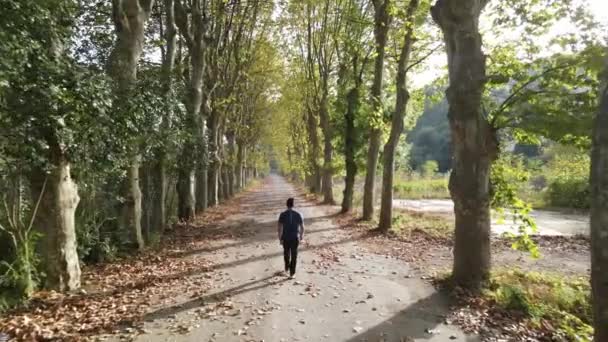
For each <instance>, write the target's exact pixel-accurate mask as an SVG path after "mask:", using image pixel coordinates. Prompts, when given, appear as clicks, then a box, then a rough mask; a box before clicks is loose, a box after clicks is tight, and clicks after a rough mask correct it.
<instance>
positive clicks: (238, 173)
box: [236, 142, 244, 191]
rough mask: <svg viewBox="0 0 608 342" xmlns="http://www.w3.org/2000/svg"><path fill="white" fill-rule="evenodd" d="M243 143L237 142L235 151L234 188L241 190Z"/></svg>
mask: <svg viewBox="0 0 608 342" xmlns="http://www.w3.org/2000/svg"><path fill="white" fill-rule="evenodd" d="M243 149H244V147H243V143H242V142H239V143H237V152H236V190H237V191H241V190H242V189H243V158H244V151H243Z"/></svg>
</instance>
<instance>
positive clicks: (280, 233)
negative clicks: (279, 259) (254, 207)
mask: <svg viewBox="0 0 608 342" xmlns="http://www.w3.org/2000/svg"><path fill="white" fill-rule="evenodd" d="M277 235H278V238H279V241H281V237H282V236H283V224H282V223H281V221H279V222H277Z"/></svg>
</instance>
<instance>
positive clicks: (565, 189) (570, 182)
mask: <svg viewBox="0 0 608 342" xmlns="http://www.w3.org/2000/svg"><path fill="white" fill-rule="evenodd" d="M589 167H590V159H589V156H588V155H587V154H585V153H579V154H564V155H557V156H556V157H555V158H554V159H553V160H552V161H551V162H550V163H549V164H548V165H547V173H548V177H549V186H548V189H547V202H548V204H549V205H550V206H554V207H566V208H578V209H587V208H589V206H590V189H589Z"/></svg>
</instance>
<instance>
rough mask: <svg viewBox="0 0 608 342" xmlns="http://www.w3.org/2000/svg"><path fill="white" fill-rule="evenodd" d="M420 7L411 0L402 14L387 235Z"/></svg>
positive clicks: (386, 169)
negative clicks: (402, 24)
mask: <svg viewBox="0 0 608 342" xmlns="http://www.w3.org/2000/svg"><path fill="white" fill-rule="evenodd" d="M419 5H420V1H419V0H410V3H409V5H408V6H407V9H406V13H405V23H404V25H405V36H404V38H403V45H402V47H401V52H400V54H399V61H398V62H397V80H396V85H397V96H396V100H395V101H396V103H395V110H394V111H393V114H392V121H391V133H390V136H389V138H388V141H387V142H386V144H384V153H383V158H384V160H383V175H382V198H381V204H380V222H379V228H380V230H381V231H382V232H387V231H388V230H389V229H390V228H391V225H392V222H393V176H394V173H395V151H396V149H397V145H398V144H399V137H400V136H401V134H402V133H403V127H404V122H403V120H404V119H405V113H406V109H407V103H408V101H409V97H410V94H409V92H408V90H407V84H406V80H407V72H408V69H409V65H408V64H409V61H410V54H411V52H412V45H413V44H414V30H415V28H416V21H415V19H416V18H415V17H416V11H417V9H418V6H419Z"/></svg>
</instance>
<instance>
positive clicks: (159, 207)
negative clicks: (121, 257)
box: [150, 0, 177, 234]
mask: <svg viewBox="0 0 608 342" xmlns="http://www.w3.org/2000/svg"><path fill="white" fill-rule="evenodd" d="M164 10H165V37H164V38H165V40H166V42H167V43H166V48H165V55H164V56H163V57H164V58H163V65H162V77H163V84H164V89H163V91H164V96H165V99H166V104H167V108H166V114H165V115H164V116H163V118H162V123H161V127H162V129H163V131H167V130H168V129H169V126H170V122H171V120H172V117H173V103H172V101H171V100H172V98H173V96H174V95H175V94H174V92H173V70H174V67H175V56H176V51H177V50H176V47H177V27H176V26H175V8H174V2H173V0H164ZM152 183H153V189H152V192H153V193H152V199H151V202H152V216H151V222H150V224H151V228H152V234H155V233H162V232H163V231H164V229H165V225H166V224H167V209H166V204H165V202H166V199H167V152H166V151H165V148H164V147H160V148H159V149H158V150H157V151H156V154H155V163H154V165H153V166H152Z"/></svg>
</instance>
